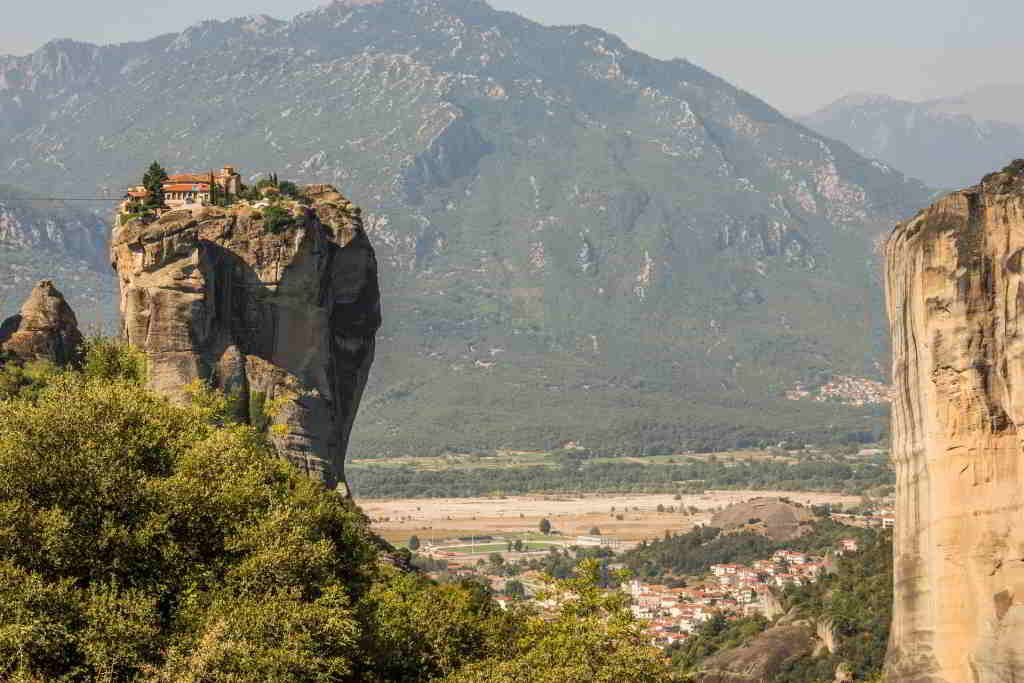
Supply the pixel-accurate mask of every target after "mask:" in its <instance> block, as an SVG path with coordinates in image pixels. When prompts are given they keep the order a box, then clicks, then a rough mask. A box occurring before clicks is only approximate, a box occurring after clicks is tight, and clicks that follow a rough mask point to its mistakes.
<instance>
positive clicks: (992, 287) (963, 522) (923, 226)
mask: <svg viewBox="0 0 1024 683" xmlns="http://www.w3.org/2000/svg"><path fill="white" fill-rule="evenodd" d="M886 259H887V265H886V269H887V270H886V285H887V293H888V309H889V319H890V326H891V331H892V339H893V352H894V357H893V375H894V382H895V389H896V400H895V402H894V405H893V429H892V431H893V459H894V462H895V465H896V470H897V497H898V513H897V515H898V519H897V529H896V537H895V545H896V549H895V552H896V557H895V591H896V597H895V601H896V602H895V613H894V619H893V629H892V636H891V641H890V648H889V663H888V666H889V673H890V678H891V680H893V681H900V682H904V681H906V682H909V681H914V682H918V681H934V682H937V681H944V682H947V683H961V682H967V681H971V682H974V683H997V682H998V683H1002V682H1008V681H1019V680H1024V441H1022V434H1021V432H1020V428H1021V427H1022V426H1024V274H1022V271H1024V162H1016V163H1015V164H1013V165H1012V166H1010V167H1008V168H1007V169H1006V170H1005V171H1004V172H1002V173H997V174H992V175H991V176H988V177H986V178H985V180H984V181H983V182H982V183H981V184H980V185H978V186H975V187H972V188H969V189H966V190H963V191H961V192H955V193H953V194H951V195H949V196H947V197H945V198H943V199H941V200H940V201H939V202H937V203H936V204H935V205H933V206H932V207H930V208H928V209H926V210H925V211H923V212H921V213H920V214H918V215H917V216H916V217H915V218H914V219H913V220H910V221H908V222H906V223H904V224H902V225H900V226H898V227H897V228H896V231H895V232H894V233H893V235H892V237H891V238H890V239H889V241H888V243H887V245H886Z"/></svg>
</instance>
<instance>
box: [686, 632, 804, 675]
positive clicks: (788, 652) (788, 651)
mask: <svg viewBox="0 0 1024 683" xmlns="http://www.w3.org/2000/svg"><path fill="white" fill-rule="evenodd" d="M816 642H817V641H816V640H815V637H814V631H813V629H812V628H811V627H810V626H809V625H807V624H805V623H798V624H787V625H780V626H774V627H772V628H770V629H768V630H767V631H765V632H764V633H761V634H760V635H758V636H757V637H756V638H754V639H753V640H752V641H750V643H749V644H747V645H745V646H743V647H739V648H734V649H731V650H726V651H725V652H722V653H720V654H717V655H715V656H714V657H711V658H710V659H708V660H707V661H706V662H705V663H704V666H703V670H702V671H701V673H700V676H699V680H700V683H771V681H774V680H776V679H777V677H778V675H779V674H780V673H781V672H782V671H783V669H784V668H785V666H786V664H787V663H789V662H792V661H793V660H795V659H798V658H800V657H803V656H806V655H810V654H811V653H812V652H813V651H814V648H815V645H816Z"/></svg>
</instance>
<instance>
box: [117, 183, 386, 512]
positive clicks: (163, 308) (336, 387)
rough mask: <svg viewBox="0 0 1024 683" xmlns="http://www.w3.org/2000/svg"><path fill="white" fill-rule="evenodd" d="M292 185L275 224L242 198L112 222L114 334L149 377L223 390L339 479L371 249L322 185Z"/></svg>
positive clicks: (367, 316)
mask: <svg viewBox="0 0 1024 683" xmlns="http://www.w3.org/2000/svg"><path fill="white" fill-rule="evenodd" d="M304 195H305V198H306V202H305V204H303V203H299V202H294V203H291V204H289V205H288V209H289V210H290V211H291V212H292V220H291V221H290V222H289V223H288V224H287V225H286V226H285V227H283V228H279V229H276V230H271V229H270V228H269V227H268V226H267V225H266V223H265V221H264V219H263V216H262V214H261V213H260V211H259V210H258V209H255V208H253V207H250V206H247V205H241V206H239V207H232V208H230V209H219V208H205V209H202V210H199V211H196V212H194V213H193V212H188V211H180V212H172V213H169V214H165V215H164V216H163V217H161V218H160V219H159V220H157V221H155V222H150V223H143V222H140V221H133V222H130V223H127V224H125V225H121V226H119V227H117V228H116V229H115V231H114V236H113V240H112V247H111V254H112V261H113V265H114V268H115V270H116V271H117V273H118V276H119V279H120V285H121V312H122V333H123V335H124V337H125V339H126V340H127V341H128V342H129V343H130V344H132V345H133V346H136V347H138V348H139V349H141V350H142V351H143V352H145V353H146V355H147V358H148V360H149V363H148V373H149V374H148V381H149V385H150V387H151V388H152V389H154V390H156V391H158V392H161V393H164V394H167V395H169V396H171V397H174V398H177V399H182V398H184V396H185V394H186V391H187V387H188V386H189V385H190V384H191V383H192V382H194V381H196V380H202V381H204V382H207V383H209V384H210V385H212V386H214V387H217V388H219V389H221V390H223V391H225V392H226V393H227V394H228V395H229V396H230V397H231V398H232V399H233V400H234V401H235V402H236V405H237V406H238V412H239V414H240V415H241V416H243V417H244V418H245V419H247V420H248V421H249V422H250V423H252V424H253V425H255V426H257V427H259V428H262V429H266V430H267V433H268V436H269V438H270V439H271V441H272V442H273V443H274V445H275V447H276V448H277V450H278V452H279V453H280V454H281V455H282V456H283V457H285V458H287V459H288V460H290V461H291V462H292V463H294V464H295V465H296V466H298V467H299V468H300V469H302V470H303V471H304V472H305V473H306V474H308V475H309V476H311V477H314V478H318V479H321V480H323V481H324V482H325V483H326V484H328V485H330V486H337V487H339V488H340V489H342V490H344V491H345V492H347V487H346V486H345V476H344V460H345V454H346V451H347V448H348V440H349V435H350V433H351V429H352V423H353V421H354V419H355V416H356V412H357V411H358V407H359V402H360V400H361V397H362V391H363V388H364V387H365V384H366V380H367V376H368V373H369V370H370V366H371V365H372V363H373V359H374V351H375V335H376V332H377V329H378V328H379V327H380V322H381V313H380V290H379V286H378V283H377V261H376V257H375V255H374V251H373V248H372V246H371V245H370V241H369V239H368V238H367V236H366V233H365V232H364V230H363V226H362V218H361V212H360V211H359V209H358V208H356V207H354V206H353V205H352V204H351V203H350V202H349V201H348V200H347V199H345V198H344V197H342V196H341V195H340V194H339V193H338V192H337V191H335V190H334V189H333V188H331V187H329V186H310V187H308V188H306V189H305V190H304Z"/></svg>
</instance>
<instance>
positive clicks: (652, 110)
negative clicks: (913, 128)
mask: <svg viewBox="0 0 1024 683" xmlns="http://www.w3.org/2000/svg"><path fill="white" fill-rule="evenodd" d="M0 133H2V134H0V181H5V180H9V179H13V178H14V177H15V176H16V177H17V179H18V182H20V183H23V184H25V185H27V186H29V187H50V188H54V190H55V191H61V192H68V191H71V190H72V189H73V188H81V187H88V188H92V189H94V191H99V192H106V191H109V192H111V193H117V192H119V191H120V190H121V188H123V187H124V186H126V185H127V184H129V182H133V181H134V179H135V178H137V177H138V174H139V172H140V171H141V169H144V168H145V167H146V166H147V165H148V164H149V163H150V162H151V161H152V160H153V159H154V158H157V159H159V160H161V161H162V162H163V163H164V165H165V166H166V167H167V168H168V170H169V171H171V172H178V171H191V170H203V169H207V168H217V167H219V166H220V165H222V164H223V163H233V164H236V165H237V166H238V167H239V168H241V169H242V170H243V171H244V172H246V173H248V174H250V176H249V177H248V180H249V181H252V180H256V179H257V177H255V176H253V175H252V174H257V173H266V172H279V173H280V174H281V176H282V177H288V178H290V179H293V180H295V181H298V182H317V181H324V182H330V183H333V184H335V185H337V186H339V187H341V188H343V191H344V192H345V193H346V194H347V195H349V196H352V197H354V198H356V199H357V200H358V201H359V203H360V204H361V205H362V206H363V207H364V209H365V211H366V215H365V219H366V225H367V228H368V231H369V233H370V236H371V239H372V240H373V241H374V244H375V247H376V249H377V251H378V254H379V257H380V259H381V262H382V268H381V271H382V274H383V277H384V282H383V289H384V291H385V292H386V293H387V311H388V315H387V316H386V320H387V322H386V324H385V328H384V330H383V334H384V336H383V338H382V339H381V343H380V347H379V349H380V357H379V358H380V360H379V362H378V364H377V366H376V368H375V371H374V375H373V378H372V380H371V385H370V387H369V389H368V391H367V397H366V404H365V406H366V407H365V409H364V410H363V413H362V417H361V426H360V429H359V430H357V431H358V435H357V438H356V440H355V442H354V443H353V445H352V448H353V452H354V453H356V454H360V453H365V454H371V455H375V454H381V453H384V454H386V453H404V454H416V452H417V450H418V449H420V448H427V449H431V450H465V449H474V448H489V449H490V448H495V447H503V446H508V447H515V448H551V447H556V446H557V445H559V444H561V443H565V442H568V441H571V440H579V439H581V438H582V437H584V436H585V443H584V445H585V446H597V445H600V444H601V443H602V442H604V441H606V440H615V441H617V442H621V443H623V444H624V446H623V450H624V451H629V452H647V451H659V452H660V451H662V450H664V449H667V450H670V451H671V450H679V449H685V448H687V447H689V446H690V445H692V444H693V443H695V442H696V441H698V440H700V439H703V438H705V437H707V436H708V435H718V436H716V437H715V438H716V439H717V440H718V441H719V442H721V443H723V444H726V445H729V444H731V445H736V444H737V443H742V444H758V443H777V442H779V441H782V440H785V439H786V438H788V437H789V436H791V432H792V431H793V430H794V429H795V428H797V427H800V426H803V425H808V424H817V425H822V428H821V430H820V431H821V433H822V435H827V434H829V433H832V432H834V431H835V430H834V429H833V426H835V425H840V427H839V429H841V430H843V431H848V432H850V433H854V434H863V435H866V436H865V438H870V437H871V435H872V434H873V433H874V435H875V436H877V431H878V430H879V429H880V428H881V426H882V425H883V423H884V420H882V419H879V415H878V414H877V413H878V411H873V410H871V409H851V408H848V407H845V406H839V405H836V404H822V403H816V402H813V401H802V402H788V401H784V400H783V399H782V397H783V396H784V394H785V392H786V391H787V390H788V389H790V388H791V387H793V386H794V385H795V384H796V383H798V382H801V383H803V384H805V385H807V386H810V387H812V388H813V387H815V386H818V385H820V384H823V383H825V382H827V381H829V380H830V379H831V378H833V377H834V376H836V375H847V376H853V377H866V378H874V379H881V378H882V377H883V375H884V368H885V366H886V353H887V346H886V341H885V338H884V335H883V334H882V332H883V316H882V315H881V294H880V288H879V286H878V285H879V282H878V276H877V262H876V255H875V246H876V244H877V241H878V239H879V238H880V236H881V235H882V234H883V233H884V232H885V231H886V230H887V229H888V228H889V227H890V226H891V225H892V224H893V223H894V222H895V221H896V220H898V219H900V218H903V217H905V216H908V215H912V214H913V213H914V212H915V211H916V210H917V209H918V208H919V207H920V206H921V205H923V204H924V203H926V201H927V199H928V197H929V193H928V191H927V190H926V189H925V188H924V187H923V186H922V185H920V184H919V183H916V182H912V181H908V180H907V179H906V178H904V177H903V176H902V175H901V174H900V173H898V172H896V171H894V170H892V169H890V168H888V167H886V166H884V165H882V164H880V163H877V162H871V161H868V160H867V159H865V158H863V157H861V156H859V155H858V154H856V153H855V152H853V151H852V150H851V149H850V148H848V147H847V146H845V145H843V144H841V143H837V142H834V141H832V140H829V139H827V138H824V137H822V136H820V135H817V134H815V133H812V132H811V131H810V130H808V129H807V128H805V127H803V126H801V125H799V124H796V123H794V122H792V121H790V120H789V119H787V118H785V117H784V116H783V115H781V114H780V113H779V112H778V111H776V110H775V109H773V108H772V107H770V106H769V105H767V104H765V103H764V102H762V101H760V100H758V99H756V98H755V97H753V96H751V95H749V94H748V93H745V92H743V91H740V90H738V89H736V88H735V87H733V86H731V85H730V84H729V83H727V82H725V81H723V80H721V79H719V78H718V77H716V76H714V75H713V74H711V73H709V72H707V71H705V70H703V69H701V68H699V67H697V66H696V65H694V64H692V63H689V62H686V61H683V60H673V61H660V60H656V59H653V58H650V57H648V56H646V55H644V54H641V53H639V52H636V51H635V50H632V49H630V48H629V46H627V45H625V44H624V43H623V42H622V41H621V40H619V39H618V38H616V37H615V36H613V35H610V34H608V33H605V32H602V31H599V30H596V29H592V28H589V27H585V26H568V27H546V26H541V25H538V24H536V23H533V22H530V21H528V20H526V19H524V18H522V17H519V16H517V15H515V14H511V13H508V12H500V11H497V10H495V9H493V8H491V7H490V6H489V5H487V4H486V3H485V2H481V1H480V0H381V1H380V2H348V1H341V2H334V3H333V4H330V5H327V6H325V7H323V8H321V9H318V10H314V11H312V12H308V13H305V14H302V15H299V16H297V17H295V18H294V19H292V20H290V21H279V20H275V19H271V18H268V17H249V18H244V19H237V20H232V21H226V22H205V23H202V24H199V25H197V26H194V27H192V28H190V29H188V30H186V31H184V32H182V33H179V34H171V35H165V36H161V37H159V38H155V39H152V40H149V41H144V42H139V43H132V44H125V45H117V46H106V47H99V46H93V45H84V44H80V43H74V42H69V41H56V42H53V43H50V44H48V45H47V46H45V47H43V48H42V49H40V50H39V51H38V52H36V53H35V54H33V55H30V56H28V57H5V58H0ZM752 414H757V415H759V416H761V417H759V418H758V420H757V421H756V423H753V424H752V423H751V422H750V416H751V415H752ZM412 434H415V438H414V439H410V438H409V435H412Z"/></svg>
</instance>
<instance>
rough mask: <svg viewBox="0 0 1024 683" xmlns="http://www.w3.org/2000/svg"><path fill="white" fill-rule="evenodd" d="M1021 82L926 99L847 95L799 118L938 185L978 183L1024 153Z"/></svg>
mask: <svg viewBox="0 0 1024 683" xmlns="http://www.w3.org/2000/svg"><path fill="white" fill-rule="evenodd" d="M1021 103H1024V86H990V87H985V88H980V89H978V90H975V91H972V92H970V93H967V94H965V95H961V96H958V97H949V98H942V99H935V100H930V101H926V102H911V101H908V100H899V99H894V98H892V97H887V96H884V95H853V96H850V97H844V98H842V99H840V100H838V101H836V102H834V103H832V104H830V105H829V106H827V107H825V108H823V109H821V110H820V111H817V112H815V113H814V114H811V115H809V116H806V117H802V118H801V121H802V122H803V123H805V124H806V125H807V126H809V127H810V128H813V129H814V130H816V131H818V132H819V133H821V134H823V135H827V136H829V137H833V138H835V139H837V140H842V141H843V142H845V143H847V144H848V145H850V146H851V147H853V148H854V149H855V150H857V151H858V152H860V153H861V154H864V155H866V156H868V157H870V158H876V159H881V160H883V161H884V162H885V163H887V164H892V165H893V166H894V167H895V168H898V169H900V170H901V171H903V172H904V173H907V174H908V175H910V176H912V177H915V178H920V179H921V180H922V181H924V182H925V183H927V184H928V185H930V186H932V187H936V188H945V189H958V188H961V187H966V186H969V185H973V184H974V183H976V182H977V181H978V180H979V179H980V178H981V177H982V176H984V175H986V174H987V173H989V172H991V170H992V169H995V168H1003V167H1004V166H1006V165H1007V164H1008V163H1009V162H1010V161H1012V160H1013V159H1016V158H1019V157H1021V156H1024V105H1022V104H1021Z"/></svg>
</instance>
